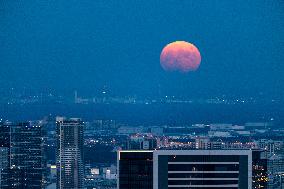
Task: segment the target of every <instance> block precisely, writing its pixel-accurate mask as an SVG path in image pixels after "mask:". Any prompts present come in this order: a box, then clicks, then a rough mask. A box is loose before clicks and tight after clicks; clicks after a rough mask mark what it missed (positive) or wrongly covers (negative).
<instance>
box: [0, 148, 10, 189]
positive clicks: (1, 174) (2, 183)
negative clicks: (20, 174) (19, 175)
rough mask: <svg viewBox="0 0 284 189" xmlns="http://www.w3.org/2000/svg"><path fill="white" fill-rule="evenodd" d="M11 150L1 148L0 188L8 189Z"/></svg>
mask: <svg viewBox="0 0 284 189" xmlns="http://www.w3.org/2000/svg"><path fill="white" fill-rule="evenodd" d="M8 168H9V148H6V147H0V188H1V189H3V188H8V186H9V185H8V178H9V175H8V170H9V169H8Z"/></svg>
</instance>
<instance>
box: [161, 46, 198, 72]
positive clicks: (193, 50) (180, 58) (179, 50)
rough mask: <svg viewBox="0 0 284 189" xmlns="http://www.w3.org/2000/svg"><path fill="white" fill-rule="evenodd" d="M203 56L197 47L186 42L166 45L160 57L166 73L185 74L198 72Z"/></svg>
mask: <svg viewBox="0 0 284 189" xmlns="http://www.w3.org/2000/svg"><path fill="white" fill-rule="evenodd" d="M200 62H201V55H200V52H199V50H198V48H197V47H196V46H194V45H193V44H191V43H188V42H186V41H175V42H172V43H170V44H168V45H166V46H165V47H164V48H163V50H162V52H161V56H160V64H161V66H162V68H163V69H164V70H165V71H179V72H183V73H187V72H192V71H196V70H197V69H198V68H199V65H200Z"/></svg>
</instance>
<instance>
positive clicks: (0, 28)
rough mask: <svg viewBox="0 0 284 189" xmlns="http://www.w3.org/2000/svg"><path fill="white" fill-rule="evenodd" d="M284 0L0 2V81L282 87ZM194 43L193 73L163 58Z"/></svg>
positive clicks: (89, 88) (166, 90)
mask: <svg viewBox="0 0 284 189" xmlns="http://www.w3.org/2000/svg"><path fill="white" fill-rule="evenodd" d="M283 20H284V1H281V0H269V1H268V0H254V1H253V0H250V1H248V0H238V1H228V0H211V1H206V0H201V1H194V0H151V1H150V0H141V1H135V0H119V1H118V0H84V1H78V0H76V1H75V0H61V1H57V0H38V1H23V0H2V1H0V70H1V72H0V86H2V87H1V88H2V90H3V89H5V88H8V87H9V88H10V87H15V88H19V87H20V88H21V87H26V88H31V89H33V90H45V89H55V90H57V91H60V92H63V93H69V92H70V91H73V90H74V89H78V90H79V91H81V92H82V93H89V94H94V93H96V90H97V89H99V88H102V86H104V85H107V86H108V88H110V90H111V91H112V93H113V94H121V95H127V94H138V95H157V94H158V91H159V90H158V89H160V91H161V93H162V94H163V95H167V94H174V95H179V96H196V95H201V96H211V95H215V94H218V95H219V94H229V95H256V94H258V93H259V92H261V91H262V92H264V93H265V94H267V95H269V96H275V95H278V96H280V95H284V92H283V91H284V62H283V60H284V21H283ZM176 40H184V41H188V42H191V43H193V44H195V45H196V46H197V47H198V48H199V50H200V53H201V56H202V62H201V66H200V68H199V70H198V71H197V72H194V73H189V74H181V73H168V72H165V71H164V70H163V69H162V68H161V67H160V63H159V56H160V52H161V50H162V48H163V47H164V46H165V45H166V44H168V43H170V42H173V41H176Z"/></svg>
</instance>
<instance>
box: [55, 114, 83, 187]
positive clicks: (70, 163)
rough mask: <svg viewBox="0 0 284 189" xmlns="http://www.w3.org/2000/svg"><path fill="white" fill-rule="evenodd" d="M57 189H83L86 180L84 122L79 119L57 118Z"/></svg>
mask: <svg viewBox="0 0 284 189" xmlns="http://www.w3.org/2000/svg"><path fill="white" fill-rule="evenodd" d="M56 125H57V128H56V131H57V153H56V166H57V189H74V188H76V189H82V188H83V185H84V184H83V182H84V181H83V179H84V166H83V164H84V161H83V143H84V140H83V129H84V128H83V125H84V124H83V122H82V121H81V119H79V118H70V119H66V118H64V117H57V118H56Z"/></svg>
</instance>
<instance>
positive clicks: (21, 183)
mask: <svg viewBox="0 0 284 189" xmlns="http://www.w3.org/2000/svg"><path fill="white" fill-rule="evenodd" d="M10 128H11V148H10V180H11V181H10V182H11V186H10V188H17V189H18V188H30V189H36V188H42V187H43V185H44V179H43V169H44V161H43V159H44V155H43V148H42V147H43V145H42V144H43V138H42V125H40V124H37V123H32V122H23V123H18V124H14V125H10Z"/></svg>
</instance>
